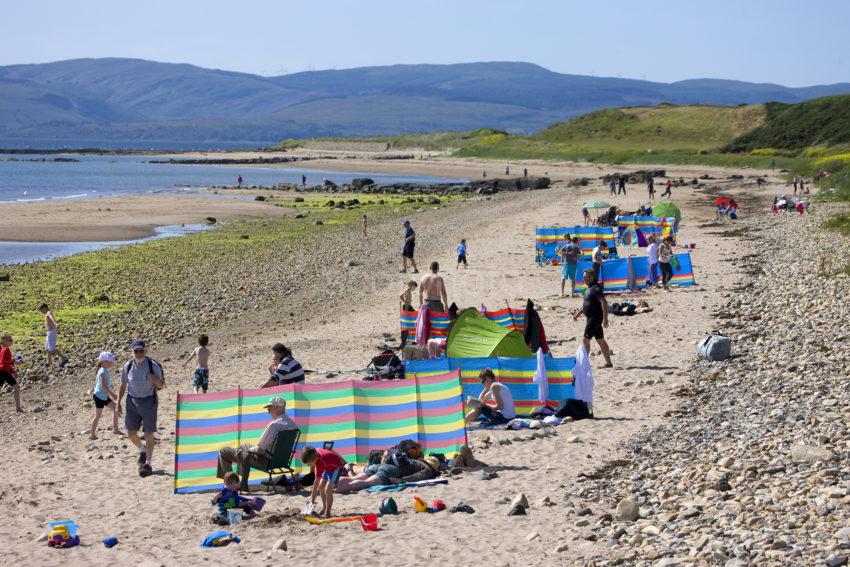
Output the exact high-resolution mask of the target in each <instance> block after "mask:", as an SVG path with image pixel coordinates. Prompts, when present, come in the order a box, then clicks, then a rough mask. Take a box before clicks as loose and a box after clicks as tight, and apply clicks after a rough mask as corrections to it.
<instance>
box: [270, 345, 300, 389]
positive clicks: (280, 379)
mask: <svg viewBox="0 0 850 567" xmlns="http://www.w3.org/2000/svg"><path fill="white" fill-rule="evenodd" d="M303 381H304V369H303V368H302V367H301V363H300V362H298V361H297V360H295V358H294V357H293V356H292V351H291V350H290V349H289V347H288V346H286V345H284V344H283V343H275V344H274V346H272V361H271V363H270V364H269V379H268V380H267V381H266V383H265V384H263V385H262V386H261V387H262V388H272V387H274V386H283V385H285V384H294V383H296V382H303Z"/></svg>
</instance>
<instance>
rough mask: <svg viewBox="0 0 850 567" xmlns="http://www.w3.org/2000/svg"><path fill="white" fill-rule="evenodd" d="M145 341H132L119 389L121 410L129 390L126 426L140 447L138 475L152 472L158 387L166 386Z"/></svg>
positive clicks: (119, 408) (159, 365)
mask: <svg viewBox="0 0 850 567" xmlns="http://www.w3.org/2000/svg"><path fill="white" fill-rule="evenodd" d="M145 352H146V351H145V343H144V341H141V340H138V339H137V340H135V341H133V358H131V359H130V360H129V361H127V363H126V364H125V365H124V367H123V368H122V369H121V388H120V389H119V390H118V413H119V414H120V413H121V411H122V410H121V401H122V400H123V399H124V394H125V393H126V394H127V407H126V411H125V412H124V426H125V427H126V428H127V437H128V438H129V439H130V441H131V442H132V443H133V445H135V446H136V448H137V449H138V450H139V476H141V477H143V478H144V477H147V476H150V475H151V474H153V468H152V467H151V456H152V455H153V448H154V433H156V414H157V409H158V406H159V403H158V399H157V391H159V390H161V389H163V388H164V387H165V375H164V373H163V371H162V365H161V364H160V363H158V362H157V361H155V360H153V359H152V358H150V357H148V356H146V354H145ZM139 429H141V430H142V431H143V432H144V434H145V442H144V443H142V441H141V439H139Z"/></svg>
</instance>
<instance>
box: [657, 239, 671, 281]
mask: <svg viewBox="0 0 850 567" xmlns="http://www.w3.org/2000/svg"><path fill="white" fill-rule="evenodd" d="M671 256H673V239H672V238H670V237H669V236H668V237H666V238H664V240H662V241H661V245H660V246H658V265H659V266H660V267H661V286H662V287H663V288H664V291H670V288H669V287H668V284H669V283H670V280H672V279H673V266H672V265H671V264H670V257H671Z"/></svg>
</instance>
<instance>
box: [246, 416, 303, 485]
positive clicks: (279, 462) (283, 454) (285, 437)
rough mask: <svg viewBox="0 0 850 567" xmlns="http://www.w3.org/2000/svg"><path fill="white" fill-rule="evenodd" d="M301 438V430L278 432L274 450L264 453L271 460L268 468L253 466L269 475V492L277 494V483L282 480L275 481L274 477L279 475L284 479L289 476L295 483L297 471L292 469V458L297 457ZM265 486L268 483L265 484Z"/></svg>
mask: <svg viewBox="0 0 850 567" xmlns="http://www.w3.org/2000/svg"><path fill="white" fill-rule="evenodd" d="M300 438H301V430H300V429H287V430H285V431H280V432H278V434H277V437H275V440H274V445H273V446H272V450H271V451H270V452H265V451H264V452H263V454H265V455H266V456H267V457H268V458H269V462H268V464H267V465H266V466H260V465H253V466H252V467H251V468H252V469H257V470H259V471H263V472H264V473H266V474H268V475H269V480H268V485H269V492H274V493H277V482H279V481H280V479H278V481H273V480H272V475H275V474H279V475H283V477H284V478H285V477H286V476H287V475H289V482H290V483H292V484H294V483H295V470H294V469H293V468H292V458H293V457H294V456H295V447H296V446H297V445H298V440H299V439H300ZM255 452H256V451H255ZM256 453H258V454H260V453H259V452H256ZM263 484H266V483H265V482H264V483H263Z"/></svg>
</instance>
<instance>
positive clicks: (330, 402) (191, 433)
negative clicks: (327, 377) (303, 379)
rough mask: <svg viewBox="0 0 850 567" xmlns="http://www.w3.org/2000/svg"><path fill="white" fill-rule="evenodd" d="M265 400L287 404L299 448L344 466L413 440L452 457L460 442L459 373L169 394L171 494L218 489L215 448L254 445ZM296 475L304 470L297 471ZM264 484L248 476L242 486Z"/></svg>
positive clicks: (259, 475)
mask: <svg viewBox="0 0 850 567" xmlns="http://www.w3.org/2000/svg"><path fill="white" fill-rule="evenodd" d="M273 396H281V397H283V398H284V399H285V400H286V401H287V411H286V413H287V414H288V415H289V416H290V417H292V418H293V419H294V420H295V422H296V423H297V424H298V426H299V428H300V429H301V440H300V442H299V444H298V447H297V450H298V451H299V452H298V453H296V458H295V459H294V461H293V463H294V466H295V468H296V470H298V469H303V465H302V463H301V461H300V460H298V457H299V456H300V450H301V449H302V448H303V446H304V445H306V444H309V445H313V446H318V447H321V446H322V444H323V443H324V442H325V441H333V442H334V446H333V447H334V450H335V451H337V452H338V453H339V454H341V455H342V456H343V457H345V459H346V461H348V462H350V463H357V464H364V463H365V462H366V461H367V459H368V456H369V452H370V451H372V450H376V449H387V448H389V447H391V446H393V445H395V444H397V443H398V442H399V441H401V440H402V439H413V440H415V441H418V442H419V443H421V444H422V446H423V447H424V448H425V449H426V450H427V451H434V452H439V453H446V454H452V453H454V452H456V451H458V449H459V448H460V446H461V445H462V444H464V443H466V428H465V426H464V420H463V403H462V399H461V388H460V380H459V374H458V373H457V372H444V373H435V374H433V375H429V376H427V377H421V378H410V379H407V380H403V381H399V380H392V381H380V382H366V381H354V380H346V381H343V382H333V383H328V384H289V385H286V386H278V387H276V388H262V389H252V390H242V389H238V390H230V391H227V392H210V393H207V394H178V395H177V432H176V446H175V451H174V492H175V493H186V492H200V491H206V490H217V489H219V488H221V486H222V484H221V481H220V480H219V479H218V478H216V476H215V475H216V465H217V462H218V450H219V449H220V448H221V447H225V446H229V447H238V446H240V445H242V444H245V443H248V444H252V445H256V443H257V441H259V439H260V436H261V435H262V433H263V430H264V429H265V427H266V424H267V423H268V422H269V414H268V412H267V411H266V409H265V408H264V407H263V406H264V405H265V404H266V403H267V402H268V400H269V398H271V397H273ZM302 472H304V471H303V470H302ZM264 478H268V477H267V476H266V475H264V474H263V473H261V472H260V471H253V472H252V474H251V478H250V480H249V482H250V483H251V484H256V483H258V482H260V481H261V480H263V479H264Z"/></svg>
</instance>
